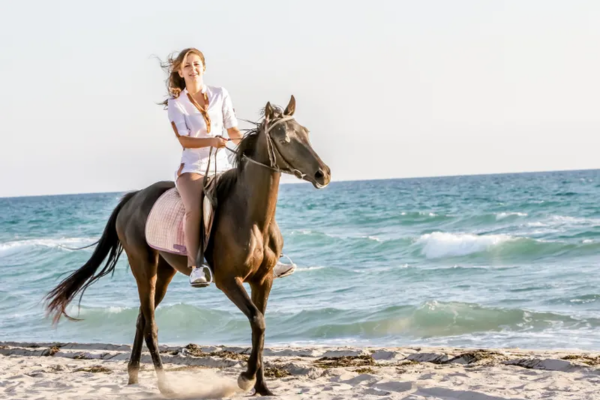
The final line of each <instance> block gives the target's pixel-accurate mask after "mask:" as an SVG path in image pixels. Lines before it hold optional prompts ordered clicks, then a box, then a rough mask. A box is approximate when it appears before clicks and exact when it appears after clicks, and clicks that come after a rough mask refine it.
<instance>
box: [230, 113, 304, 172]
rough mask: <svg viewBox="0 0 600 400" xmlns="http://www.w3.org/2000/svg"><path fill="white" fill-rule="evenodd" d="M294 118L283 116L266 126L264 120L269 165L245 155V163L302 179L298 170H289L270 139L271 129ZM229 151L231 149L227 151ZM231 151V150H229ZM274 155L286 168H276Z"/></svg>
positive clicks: (266, 123)
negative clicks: (278, 157) (279, 158)
mask: <svg viewBox="0 0 600 400" xmlns="http://www.w3.org/2000/svg"><path fill="white" fill-rule="evenodd" d="M293 119H294V117H292V116H291V115H290V116H285V117H282V118H279V119H276V120H274V121H273V122H272V123H271V125H268V121H267V120H265V122H264V124H265V126H264V127H263V131H264V133H265V136H266V137H267V152H268V154H269V165H267V164H263V163H261V162H259V161H256V160H253V159H252V158H250V157H248V156H247V155H245V154H244V155H242V158H243V159H244V160H246V161H249V162H251V163H253V164H256V165H260V166H261V167H264V168H267V169H270V170H272V171H275V172H279V173H284V174H290V175H294V176H295V177H296V178H298V179H303V178H304V177H305V176H306V174H304V173H303V172H301V171H300V170H298V169H295V168H291V166H290V163H289V162H288V161H287V160H286V159H285V157H284V156H283V154H281V152H280V151H279V149H278V148H277V146H276V145H275V142H274V140H273V138H272V137H271V131H272V130H273V128H275V127H276V126H277V125H280V124H282V123H284V122H287V121H291V120H293ZM286 139H287V140H286V142H289V138H288V137H287V136H286ZM229 150H231V149H229ZM231 151H233V150H231ZM276 153H279V156H280V157H281V159H282V160H283V161H284V162H285V163H286V164H287V165H288V168H281V167H278V166H277V155H276Z"/></svg>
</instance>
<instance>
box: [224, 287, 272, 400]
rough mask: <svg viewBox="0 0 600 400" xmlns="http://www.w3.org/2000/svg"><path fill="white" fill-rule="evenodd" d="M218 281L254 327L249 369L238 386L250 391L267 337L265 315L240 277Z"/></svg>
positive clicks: (240, 377)
mask: <svg viewBox="0 0 600 400" xmlns="http://www.w3.org/2000/svg"><path fill="white" fill-rule="evenodd" d="M218 283H219V289H221V290H222V291H223V292H224V293H225V294H226V295H227V297H229V299H230V300H231V301H232V302H233V303H234V304H235V305H236V306H238V308H239V309H240V310H241V311H242V312H243V313H244V314H245V315H246V317H248V320H249V321H250V327H251V328H252V353H251V354H250V358H249V359H248V369H247V370H246V372H242V373H241V374H240V376H239V378H238V386H239V387H240V388H241V389H242V390H245V391H248V390H250V389H251V388H252V387H253V386H254V384H255V383H256V373H257V372H258V369H259V367H260V355H261V354H262V348H263V343H264V339H265V317H264V315H263V313H262V312H261V311H260V310H259V309H258V308H257V307H256V306H255V305H254V303H253V302H252V300H250V297H248V293H247V292H246V289H244V286H243V285H242V282H241V281H240V279H239V278H233V279H231V280H228V281H225V282H218Z"/></svg>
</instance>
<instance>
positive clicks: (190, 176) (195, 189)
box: [177, 172, 204, 267]
mask: <svg viewBox="0 0 600 400" xmlns="http://www.w3.org/2000/svg"><path fill="white" fill-rule="evenodd" d="M203 178H204V177H203V176H202V175H200V174H196V173H191V172H187V173H185V174H182V175H181V176H179V178H177V190H178V191H179V195H180V196H181V201H182V202H183V205H184V207H185V218H186V221H185V226H184V228H183V229H184V234H185V247H186V249H187V258H188V267H196V255H197V254H198V246H199V244H200V243H199V242H200V215H201V204H200V199H201V196H202V183H203Z"/></svg>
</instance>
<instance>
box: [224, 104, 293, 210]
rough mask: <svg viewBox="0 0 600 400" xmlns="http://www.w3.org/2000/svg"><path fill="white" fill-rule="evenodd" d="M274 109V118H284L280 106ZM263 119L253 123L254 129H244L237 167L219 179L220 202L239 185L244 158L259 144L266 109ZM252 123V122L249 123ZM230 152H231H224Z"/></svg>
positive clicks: (263, 110) (236, 159) (263, 111)
mask: <svg viewBox="0 0 600 400" xmlns="http://www.w3.org/2000/svg"><path fill="white" fill-rule="evenodd" d="M272 107H273V110H274V112H273V118H279V117H281V116H283V109H282V108H281V107H279V106H272ZM260 115H261V119H260V120H259V121H258V122H251V123H252V124H254V127H253V128H250V129H243V131H244V137H243V139H242V141H241V142H240V144H239V145H238V147H237V154H236V156H235V165H234V168H232V169H230V170H229V171H226V172H224V173H223V174H222V175H221V177H220V178H219V184H218V187H217V198H218V199H219V201H220V200H221V199H223V198H225V197H227V196H228V195H229V193H230V192H231V190H232V189H233V187H234V186H235V184H236V183H237V180H238V177H239V175H240V173H241V172H242V171H243V169H244V164H245V163H244V162H243V158H244V156H250V155H252V154H253V153H254V152H255V150H256V146H257V143H258V135H259V133H260V130H261V127H262V126H263V121H264V118H265V109H264V108H263V109H262V110H261V111H260ZM248 122H250V121H248ZM224 151H229V150H224Z"/></svg>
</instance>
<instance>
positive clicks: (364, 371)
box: [354, 367, 375, 374]
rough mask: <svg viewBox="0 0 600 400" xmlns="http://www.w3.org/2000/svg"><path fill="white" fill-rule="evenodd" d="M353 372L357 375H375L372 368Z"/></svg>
mask: <svg viewBox="0 0 600 400" xmlns="http://www.w3.org/2000/svg"><path fill="white" fill-rule="evenodd" d="M354 372H357V373H359V374H374V373H375V371H374V370H373V368H369V367H364V368H358V369H355V370H354Z"/></svg>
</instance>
